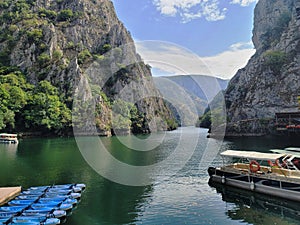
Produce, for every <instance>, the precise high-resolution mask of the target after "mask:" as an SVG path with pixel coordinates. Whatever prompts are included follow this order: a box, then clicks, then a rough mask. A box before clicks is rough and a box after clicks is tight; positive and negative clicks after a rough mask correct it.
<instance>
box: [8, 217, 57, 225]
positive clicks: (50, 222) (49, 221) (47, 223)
mask: <svg viewBox="0 0 300 225" xmlns="http://www.w3.org/2000/svg"><path fill="white" fill-rule="evenodd" d="M24 223H25V224H43V225H56V224H60V220H59V219H57V218H47V217H45V216H41V217H31V216H18V217H14V218H13V219H12V222H11V223H10V224H24Z"/></svg>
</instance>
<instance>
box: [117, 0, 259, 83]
mask: <svg viewBox="0 0 300 225" xmlns="http://www.w3.org/2000/svg"><path fill="white" fill-rule="evenodd" d="M256 2H257V0H113V3H114V5H115V8H116V11H117V15H118V17H119V18H120V20H121V21H122V22H123V23H124V24H125V26H126V28H127V29H128V30H129V31H130V33H131V34H132V36H133V38H134V39H135V41H136V42H137V49H138V52H139V53H140V54H141V56H142V58H143V59H144V60H145V61H146V63H149V64H150V65H151V66H152V67H153V68H154V69H153V74H154V75H160V74H162V75H166V74H182V73H183V72H184V73H185V74H189V73H193V74H195V73H196V74H207V75H214V76H218V77H223V78H231V77H232V76H233V75H234V74H235V72H236V71H237V69H239V68H242V67H244V66H245V64H246V62H247V61H248V59H249V58H250V56H251V55H253V54H254V52H255V50H254V49H253V46H252V42H251V37H252V29H253V11H254V7H255V4H256ZM149 40H152V41H151V42H149ZM180 57H181V58H180ZM183 57H184V58H183ZM191 58H194V59H195V60H194V61H193V60H191V61H193V62H192V63H194V64H195V65H191V64H192V63H189V66H187V65H186V62H187V61H189V59H191ZM196 58H197V59H196ZM154 61H160V62H162V63H159V64H155V63H153V62H154ZM182 61H185V63H182ZM181 63H182V65H181ZM166 64H169V65H174V68H175V67H179V68H181V69H179V70H176V69H174V68H173V69H172V68H170V67H172V66H168V67H166V66H163V65H166ZM196 64H202V66H197V65H196ZM203 65H206V70H202V69H201V68H203ZM190 68H193V69H190Z"/></svg>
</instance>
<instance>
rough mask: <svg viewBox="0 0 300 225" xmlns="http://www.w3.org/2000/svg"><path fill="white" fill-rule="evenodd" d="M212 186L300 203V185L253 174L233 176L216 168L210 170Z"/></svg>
mask: <svg viewBox="0 0 300 225" xmlns="http://www.w3.org/2000/svg"><path fill="white" fill-rule="evenodd" d="M208 172H209V175H210V180H209V182H210V184H213V183H218V184H222V185H225V186H231V187H236V188H240V189H244V190H248V191H251V192H256V193H260V194H265V195H269V196H274V197H278V198H283V199H287V200H291V201H297V202H300V184H297V183H291V182H285V181H282V182H281V181H278V180H276V181H274V180H269V179H264V178H259V177H257V176H252V175H251V174H244V175H241V174H232V173H226V172H222V171H218V169H216V168H209V171H208Z"/></svg>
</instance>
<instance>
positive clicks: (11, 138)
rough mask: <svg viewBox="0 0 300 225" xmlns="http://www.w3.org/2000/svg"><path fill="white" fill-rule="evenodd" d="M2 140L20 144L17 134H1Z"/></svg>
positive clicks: (0, 138)
mask: <svg viewBox="0 0 300 225" xmlns="http://www.w3.org/2000/svg"><path fill="white" fill-rule="evenodd" d="M0 142H1V143H8V144H18V135H17V134H6V133H1V134H0Z"/></svg>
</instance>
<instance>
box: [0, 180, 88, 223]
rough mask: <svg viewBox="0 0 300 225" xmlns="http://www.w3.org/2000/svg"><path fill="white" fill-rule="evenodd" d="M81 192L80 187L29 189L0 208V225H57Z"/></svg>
mask: <svg viewBox="0 0 300 225" xmlns="http://www.w3.org/2000/svg"><path fill="white" fill-rule="evenodd" d="M84 189H85V185H84V184H66V185H52V186H39V187H31V188H29V189H27V190H24V191H22V192H21V193H20V194H19V195H18V196H17V197H15V198H14V199H13V200H10V201H9V202H8V203H7V204H6V206H1V207H0V224H6V225H10V224H11V225H12V224H20V225H25V224H30V225H34V224H37V225H46V224H47V225H56V224H59V223H60V220H61V221H64V220H65V219H66V216H67V215H69V214H70V212H71V211H72V210H73V208H74V207H75V205H77V203H78V201H79V199H80V197H81V193H82V192H83V191H84Z"/></svg>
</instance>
